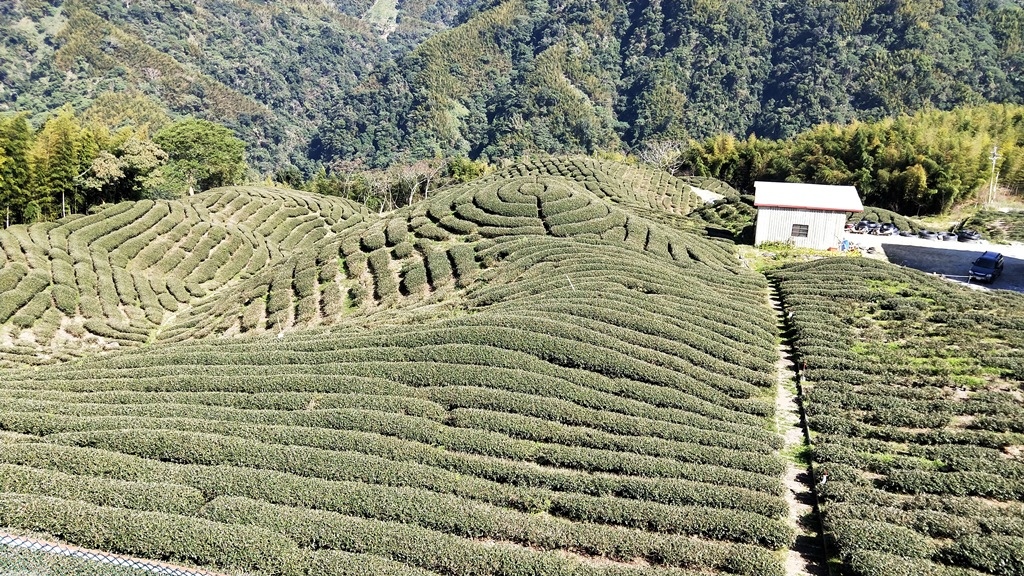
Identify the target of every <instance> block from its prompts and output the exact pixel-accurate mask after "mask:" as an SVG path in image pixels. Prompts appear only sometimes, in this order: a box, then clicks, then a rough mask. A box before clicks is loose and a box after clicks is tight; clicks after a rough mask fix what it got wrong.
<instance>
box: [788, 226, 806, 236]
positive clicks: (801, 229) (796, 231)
mask: <svg viewBox="0 0 1024 576" xmlns="http://www.w3.org/2000/svg"><path fill="white" fill-rule="evenodd" d="M807 232H808V226H807V224H793V233H792V234H791V235H790V236H792V237H793V238H807Z"/></svg>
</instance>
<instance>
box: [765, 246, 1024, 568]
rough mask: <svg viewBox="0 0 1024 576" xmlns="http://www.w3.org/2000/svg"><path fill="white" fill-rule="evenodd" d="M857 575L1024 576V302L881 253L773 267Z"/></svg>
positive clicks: (840, 549) (834, 525)
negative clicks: (904, 265) (879, 258)
mask: <svg viewBox="0 0 1024 576" xmlns="http://www.w3.org/2000/svg"><path fill="white" fill-rule="evenodd" d="M772 279H773V281H774V282H777V283H778V286H779V289H780V292H781V294H782V297H783V301H784V304H785V306H786V308H788V309H789V311H791V312H792V313H793V315H792V321H793V325H794V332H795V336H796V340H795V342H796V348H797V353H798V361H799V362H800V363H801V364H802V365H803V367H804V369H803V378H804V392H805V394H806V399H805V406H806V410H807V414H808V421H809V424H810V427H811V429H812V432H813V439H814V452H813V459H814V462H815V465H816V471H817V475H818V481H819V482H822V478H826V477H827V480H826V481H824V482H823V483H822V484H821V485H819V492H820V494H821V496H822V497H823V505H822V511H823V514H824V520H825V526H826V530H827V532H828V533H829V534H830V536H831V540H832V544H833V548H834V550H835V552H836V553H837V554H838V556H839V558H840V559H841V560H842V561H843V563H844V564H845V565H846V567H847V568H848V569H849V571H850V572H851V573H852V574H857V575H863V576H873V575H892V574H936V575H950V576H952V575H958V576H966V575H980V574H997V575H1002V576H1013V575H1020V574H1024V458H1022V454H1024V394H1022V392H1024V389H1022V386H1021V382H1022V381H1024V311H1022V310H1024V297H1022V296H1021V295H1019V294H1016V293H1011V292H974V291H970V290H966V289H964V288H960V287H957V286H955V285H953V284H950V283H947V282H944V281H941V280H938V279H936V278H934V277H930V276H927V275H925V274H922V273H919V272H916V271H910V270H902V269H898V268H894V267H893V266H889V265H887V264H882V263H878V262H876V261H873V260H866V259H849V258H841V259H831V260H822V261H818V262H813V263H809V264H802V265H798V266H793V267H790V268H788V269H783V270H781V271H778V272H775V273H773V274H772Z"/></svg>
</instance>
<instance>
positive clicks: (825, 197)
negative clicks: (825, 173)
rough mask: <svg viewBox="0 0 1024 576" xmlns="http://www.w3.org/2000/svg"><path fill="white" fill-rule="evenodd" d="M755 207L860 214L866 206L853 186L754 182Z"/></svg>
mask: <svg viewBox="0 0 1024 576" xmlns="http://www.w3.org/2000/svg"><path fill="white" fill-rule="evenodd" d="M754 206H771V207H775V208H803V209H806V210H830V211H834V212H861V211H863V210H864V205H863V204H861V202H860V195H859V194H857V189H856V188H854V187H853V186H827V185H824V184H797V183H793V182H754Z"/></svg>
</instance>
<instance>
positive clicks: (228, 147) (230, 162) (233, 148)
mask: <svg viewBox="0 0 1024 576" xmlns="http://www.w3.org/2000/svg"><path fill="white" fill-rule="evenodd" d="M153 141H154V142H156V144H157V145H158V146H159V147H160V148H161V149H162V150H164V151H165V152H166V153H167V156H168V164H169V165H172V166H170V167H168V168H167V169H166V170H165V173H166V174H167V175H170V174H173V173H180V175H182V176H183V177H184V182H183V184H184V189H183V190H182V193H184V192H186V191H188V190H189V189H193V190H194V191H196V192H199V191H202V190H208V189H210V188H216V187H218V186H230V185H232V184H238V183H240V182H241V181H242V179H243V178H244V177H245V172H246V170H247V166H246V163H245V143H244V142H242V141H241V140H239V139H238V138H236V137H235V135H234V132H232V131H231V130H229V129H227V128H225V127H224V126H220V125H218V124H214V123H213V122H208V121H206V120H196V119H194V118H186V119H184V120H178V121H176V122H172V123H171V124H168V125H167V126H165V127H164V128H162V129H161V130H160V131H159V132H157V133H156V136H154V138H153Z"/></svg>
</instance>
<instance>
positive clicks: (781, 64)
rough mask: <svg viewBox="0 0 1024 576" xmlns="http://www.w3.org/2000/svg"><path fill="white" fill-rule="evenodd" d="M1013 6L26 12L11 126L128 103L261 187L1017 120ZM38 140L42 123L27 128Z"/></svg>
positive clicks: (734, 3) (377, 6) (311, 6)
mask: <svg viewBox="0 0 1024 576" xmlns="http://www.w3.org/2000/svg"><path fill="white" fill-rule="evenodd" d="M1020 4H1021V2H1020V1H1019V0H958V1H953V0H856V1H854V0H795V1H790V2H783V1H782V0H685V1H679V2H662V1H661V0H639V1H635V2H625V1H622V0H586V1H583V0H478V1H474V0H405V1H390V2H389V1H385V0H381V1H371V0H339V1H336V2H323V1H321V0H282V1H275V2H264V1H258V0H199V1H195V0H188V1H184V0H171V1H168V2H138V1H134V2H133V1H125V0H14V1H12V2H4V3H3V5H2V6H0V80H2V92H0V109H7V110H29V111H31V112H33V114H35V115H40V114H43V113H45V112H47V111H50V110H53V109H56V108H59V107H60V106H63V105H65V104H71V105H72V106H73V108H74V109H75V110H76V111H81V110H84V109H85V108H87V107H88V106H89V105H90V104H91V103H92V102H93V101H94V100H95V99H96V98H98V97H100V96H101V95H102V94H104V93H106V92H110V91H114V92H121V91H123V90H125V89H127V88H129V87H131V88H135V89H138V90H140V91H141V92H142V93H144V94H145V95H147V96H149V97H151V98H153V99H154V100H156V101H157V102H159V103H160V104H161V105H162V106H163V107H164V109H165V111H166V112H168V113H169V114H171V115H172V116H178V115H194V116H196V117H200V118H207V119H211V120H214V121H216V122H218V123H223V124H225V125H227V126H228V127H230V128H232V129H233V130H235V132H236V133H237V134H238V135H239V136H240V137H241V138H242V139H243V140H245V141H246V142H247V143H248V144H249V161H250V163H251V164H252V165H253V166H254V167H255V168H257V169H258V170H260V171H261V172H263V173H273V172H274V171H277V170H283V169H288V168H289V167H290V166H291V167H295V168H296V169H297V170H299V171H300V172H301V173H302V174H303V175H304V176H305V177H307V178H308V177H311V176H313V175H314V174H316V172H317V170H318V169H319V167H320V166H327V167H330V166H331V165H332V164H333V163H336V162H338V161H348V162H351V161H356V160H358V161H360V162H362V163H363V164H365V165H366V166H369V167H379V168H383V167H386V166H389V165H392V164H396V163H397V164H401V163H406V164H408V163H411V162H413V161H415V160H417V159H429V158H434V157H439V156H452V155H459V154H461V155H465V156H468V157H470V158H474V159H477V158H483V159H487V160H494V159H498V158H510V157H516V156H519V155H521V154H523V153H525V152H531V151H543V152H548V153H566V152H568V153H577V152H583V153H589V152H594V151H596V150H632V149H638V148H640V147H642V146H643V145H644V144H645V143H648V142H651V141H656V140H665V139H673V140H679V141H686V140H689V139H698V140H703V139H706V138H709V137H712V136H715V135H718V134H733V135H735V136H736V137H738V138H741V139H742V138H746V137H747V136H749V135H751V134H756V135H757V136H759V137H762V138H789V137H792V136H794V135H796V134H798V133H799V132H801V131H803V130H806V129H808V128H811V127H813V126H816V125H819V124H821V123H826V122H833V123H840V124H845V123H848V122H850V121H853V120H860V121H873V120H878V119H881V118H884V117H888V116H896V115H899V114H902V113H913V112H915V111H917V110H920V109H926V108H934V109H939V110H949V109H952V108H953V107H956V106H960V105H978V104H983V103H986V102H1000V103H1021V102H1024V82H1022V81H1021V75H1020V74H1019V72H1020V70H1021V64H1022V62H1024V52H1022V50H1024V35H1022V30H1024V10H1022V9H1021V5H1020ZM35 119H36V121H37V123H38V122H40V121H41V120H42V119H41V118H38V117H37V118H35Z"/></svg>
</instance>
